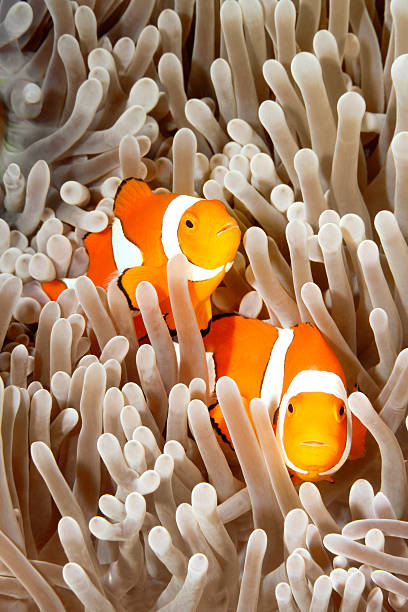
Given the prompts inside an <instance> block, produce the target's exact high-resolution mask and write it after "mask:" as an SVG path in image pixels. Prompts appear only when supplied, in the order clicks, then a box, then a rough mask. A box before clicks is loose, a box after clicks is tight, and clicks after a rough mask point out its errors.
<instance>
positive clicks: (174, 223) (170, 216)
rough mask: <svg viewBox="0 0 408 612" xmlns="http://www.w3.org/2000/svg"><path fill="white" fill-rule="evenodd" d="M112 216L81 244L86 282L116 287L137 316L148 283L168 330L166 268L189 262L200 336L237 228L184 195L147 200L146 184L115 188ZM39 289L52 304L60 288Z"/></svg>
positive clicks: (217, 210)
mask: <svg viewBox="0 0 408 612" xmlns="http://www.w3.org/2000/svg"><path fill="white" fill-rule="evenodd" d="M113 212H114V220H113V223H112V225H110V226H108V227H107V228H106V229H105V230H103V231H102V232H99V233H94V234H88V235H87V236H86V237H85V238H84V244H85V246H86V249H87V251H88V255H89V269H88V273H87V275H88V277H89V278H90V279H91V280H92V281H93V282H94V283H95V285H99V286H101V287H104V288H107V287H108V285H109V283H110V282H117V284H118V287H119V288H120V289H121V290H122V291H123V293H124V294H125V296H126V298H127V301H128V304H129V307H130V308H131V309H132V310H138V305H137V302H136V287H137V285H138V284H139V283H140V282H141V281H149V282H150V283H152V285H153V286H154V287H155V289H156V291H157V294H158V298H159V303H160V307H161V310H162V312H163V315H164V316H165V317H166V323H167V325H168V326H169V328H170V329H171V330H174V328H175V325H174V319H173V315H172V313H171V307H170V300H169V291H168V286H167V262H168V260H169V259H170V257H172V256H173V255H176V254H178V253H184V255H185V256H186V257H187V259H188V261H189V278H188V287H189V292H190V297H191V301H192V304H193V307H194V310H195V312H196V316H197V321H198V324H199V326H200V329H201V330H205V329H206V328H207V327H208V324H209V321H210V319H211V304H210V296H211V294H212V293H213V292H214V290H215V289H216V287H217V286H218V285H219V283H220V282H221V281H222V279H223V278H224V276H225V273H226V272H227V271H228V269H229V268H230V266H231V265H232V261H233V259H234V257H235V254H236V252H237V249H238V246H239V243H240V238H241V234H240V230H239V227H238V224H237V223H236V221H235V220H234V219H233V218H232V217H231V216H230V215H229V214H228V212H227V210H226V208H225V206H224V204H223V203H222V202H220V201H219V200H205V199H201V198H195V197H191V196H185V195H177V194H167V193H166V194H153V193H152V191H151V190H150V188H149V187H148V185H146V183H144V182H143V181H140V180H138V179H134V178H130V179H125V180H124V181H122V183H121V184H120V185H119V187H118V190H117V192H116V196H115V203H114V208H113ZM56 283H57V284H58V283H59V285H58V287H59V289H57V288H56ZM42 286H43V289H44V290H45V291H46V293H47V294H48V295H49V296H50V297H51V298H52V299H56V298H55V295H57V294H58V291H59V290H62V289H63V288H64V285H61V281H53V282H51V283H43V285H42ZM61 287H62V288H61Z"/></svg>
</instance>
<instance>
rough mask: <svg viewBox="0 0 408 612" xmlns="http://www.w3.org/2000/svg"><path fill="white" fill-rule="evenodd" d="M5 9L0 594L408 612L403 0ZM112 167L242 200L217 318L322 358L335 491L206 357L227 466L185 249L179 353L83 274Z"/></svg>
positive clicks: (111, 3)
mask: <svg viewBox="0 0 408 612" xmlns="http://www.w3.org/2000/svg"><path fill="white" fill-rule="evenodd" d="M0 24H1V25H0V47H1V51H0V74H1V79H0V96H1V100H2V107H3V108H2V129H1V134H0V138H1V143H2V144H1V151H0V166H1V174H2V191H1V196H0V202H1V217H2V218H1V219H0V305H1V312H0V344H1V347H2V348H1V352H0V407H1V410H0V414H1V436H0V562H1V563H0V608H1V610H10V611H16V612H20V611H23V610H35V609H38V608H39V609H40V610H49V611H54V610H55V611H59V610H61V611H62V610H66V609H72V610H84V609H86V610H95V611H98V612H105V611H106V612H109V611H116V610H117V611H119V612H120V611H123V612H125V611H127V610H140V611H150V610H161V611H162V612H176V611H179V610H182V611H183V612H193V611H194V610H198V611H203V612H204V611H206V610H213V611H214V612H222V611H232V610H237V611H238V612H255V611H256V610H258V611H259V612H269V611H274V610H285V612H288V611H296V610H301V611H308V610H311V611H313V612H324V611H325V610H341V612H346V611H354V610H370V612H376V611H380V610H383V609H384V610H390V609H392V610H404V609H407V606H408V580H407V576H408V561H407V557H408V548H407V544H406V542H405V540H406V539H407V538H408V522H407V521H408V484H407V474H406V466H405V460H406V457H407V453H408V438H407V423H406V409H407V404H408V387H407V385H406V376H407V373H408V348H407V347H408V245H407V241H408V199H407V196H406V192H407V168H408V165H407V159H408V119H407V118H408V97H407V86H406V84H407V74H408V47H407V42H406V41H407V40H408V4H407V2H406V1H405V0H391V1H389V0H386V1H385V2H381V1H377V2H374V0H366V1H364V0H344V1H343V2H334V1H330V2H325V1H321V0H224V2H221V1H219V0H214V1H213V2H212V1H208V0H196V1H194V0H174V2H173V1H163V0H142V1H141V0H139V1H138V0H87V1H86V2H85V1H80V0H77V1H69V0H28V1H27V2H22V1H14V0H1V2H0ZM131 176H132V177H136V178H139V179H143V180H145V181H146V182H147V183H148V184H149V186H150V187H151V188H152V190H153V191H154V192H155V193H163V192H175V193H184V194H187V195H198V196H200V197H202V196H204V197H206V198H209V199H213V198H216V199H219V200H221V201H222V202H223V203H224V204H225V206H226V208H227V210H228V211H229V213H230V214H231V215H233V217H234V218H235V219H236V220H237V222H238V224H239V226H240V229H241V232H242V234H243V236H244V239H243V244H242V245H241V247H240V249H239V251H238V253H237V255H236V258H235V261H234V265H233V267H232V268H231V270H230V271H229V272H228V274H227V275H226V276H225V279H224V281H223V283H222V285H221V286H220V287H218V289H217V290H216V291H215V293H214V294H213V296H212V303H213V310H214V312H215V313H230V312H239V313H241V314H243V315H245V316H247V317H252V318H260V319H262V320H265V321H268V323H270V324H272V325H277V326H281V327H288V326H291V325H295V324H297V323H299V322H300V321H308V322H311V323H313V324H314V325H316V326H317V327H318V328H319V329H320V331H321V332H322V334H323V336H324V337H325V339H326V341H327V342H328V344H329V345H330V346H331V348H332V349H333V350H334V352H335V353H336V355H337V357H338V358H339V360H340V362H341V364H342V366H343V368H344V372H345V375H346V378H347V383H348V387H349V390H350V391H351V390H353V389H354V392H352V393H351V395H350V398H349V405H350V409H351V411H352V412H353V414H354V415H355V416H356V417H358V419H360V421H361V422H362V423H363V424H364V425H365V427H366V428H367V430H368V432H369V436H368V440H367V448H366V454H365V457H364V458H363V459H360V460H357V461H352V462H347V463H346V464H345V465H344V467H342V468H341V470H340V471H339V472H338V473H336V474H335V475H334V483H328V482H319V483H317V484H315V483H311V482H304V483H303V484H301V486H300V487H295V486H294V485H293V483H292V481H291V478H290V476H289V473H288V471H287V468H286V466H285V463H284V461H283V458H282V456H281V453H280V450H279V447H278V444H277V441H276V439H275V436H274V433H273V429H272V424H271V421H270V417H269V414H268V410H267V407H266V406H265V404H264V402H263V401H262V400H261V399H257V398H256V399H254V400H252V402H251V406H250V410H251V417H252V422H253V426H252V424H251V422H250V420H249V418H248V416H247V413H246V411H245V409H244V406H243V404H242V401H241V397H240V394H239V391H238V387H237V385H236V382H235V381H233V380H232V379H230V378H227V377H222V378H220V379H219V380H218V381H217V385H216V393H217V398H218V401H219V403H220V405H221V408H222V411H223V414H224V417H225V420H226V422H227V425H228V429H229V432H230V435H231V439H232V440H233V445H234V448H235V457H234V460H229V461H227V458H226V456H225V455H224V453H223V450H222V448H221V444H220V439H219V437H218V435H217V433H216V432H215V430H214V429H213V427H212V424H211V420H210V416H209V412H208V405H209V401H210V400H209V397H208V377H209V372H208V367H207V361H206V355H205V350H204V345H203V341H202V338H201V335H200V331H199V329H198V326H197V323H196V318H195V315H194V310H193V307H192V304H191V302H190V299H189V293H188V288H187V272H186V265H187V264H186V260H185V258H184V256H183V255H176V256H175V257H174V258H172V259H170V261H169V265H168V283H169V292H170V299H171V304H172V310H173V314H174V319H175V323H176V328H177V337H178V347H177V351H176V348H175V345H174V343H173V341H172V338H171V336H170V334H169V331H168V328H167V326H166V324H165V322H164V320H163V317H162V315H161V311H160V307H159V303H158V297H157V294H156V291H155V289H154V287H153V286H152V285H151V284H150V283H149V282H143V283H141V284H140V285H139V286H138V289H137V302H138V304H139V306H140V311H141V314H142V316H143V320H144V324H145V327H146V330H147V332H148V335H149V340H150V344H143V345H141V346H140V347H139V343H138V338H137V336H136V332H135V328H134V325H133V319H132V313H131V312H130V311H129V307H128V304H127V301H126V299H125V297H124V295H123V294H122V292H121V291H120V290H119V289H118V288H117V286H116V285H115V284H110V285H109V289H108V290H107V291H105V290H104V289H102V288H100V287H95V285H94V284H93V283H92V282H91V280H90V279H89V278H87V277H86V272H87V269H88V264H89V259H88V254H87V251H86V249H85V247H84V242H83V237H84V235H85V234H86V233H87V232H100V231H102V230H104V229H105V228H106V227H107V225H108V224H109V223H110V222H111V220H112V218H113V202H114V197H115V193H116V189H117V187H118V185H119V184H120V182H121V180H122V178H127V177H131ZM62 278H69V279H78V280H77V281H76V283H75V288H68V289H66V290H65V291H63V292H62V293H61V295H60V296H59V297H58V299H57V300H56V301H51V300H50V299H49V297H48V296H47V294H46V293H45V292H44V291H43V289H42V283H43V282H44V281H53V280H55V279H62ZM253 350H254V351H255V350H256V347H255V346H254V347H253ZM242 358H243V360H244V359H245V355H243V356H242ZM357 385H358V386H357Z"/></svg>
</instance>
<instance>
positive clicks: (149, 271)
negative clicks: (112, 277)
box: [118, 265, 168, 312]
mask: <svg viewBox="0 0 408 612" xmlns="http://www.w3.org/2000/svg"><path fill="white" fill-rule="evenodd" d="M142 281H148V282H149V283H151V284H152V285H153V287H154V288H155V289H156V292H157V297H158V300H159V303H160V305H161V304H162V303H163V302H165V300H166V299H168V288H167V276H166V271H165V270H163V268H162V267H153V266H145V265H143V266H135V267H134V268H128V269H127V270H125V271H124V272H123V273H122V274H121V275H120V276H119V278H118V287H119V289H121V290H122V291H123V293H124V294H125V296H126V299H127V301H128V304H129V306H130V308H132V310H137V309H138V306H137V301H136V288H137V286H138V284H139V283H141V282H142ZM162 312H163V308H162Z"/></svg>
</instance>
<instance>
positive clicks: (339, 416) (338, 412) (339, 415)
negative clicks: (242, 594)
mask: <svg viewBox="0 0 408 612" xmlns="http://www.w3.org/2000/svg"><path fill="white" fill-rule="evenodd" d="M345 414H346V408H345V407H344V404H342V405H341V406H338V407H337V408H336V409H335V418H336V421H337V422H338V423H341V421H342V420H343V419H344V417H345Z"/></svg>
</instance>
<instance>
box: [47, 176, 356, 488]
mask: <svg viewBox="0 0 408 612" xmlns="http://www.w3.org/2000/svg"><path fill="white" fill-rule="evenodd" d="M113 212H114V220H113V223H112V224H111V225H110V226H108V227H107V228H106V229H105V230H103V231H102V232H99V233H94V234H92V233H91V234H88V235H87V236H86V237H85V238H84V243H85V246H86V248H87V251H88V254H89V269H88V276H89V278H91V280H92V281H93V282H94V283H95V285H99V286H102V287H104V288H107V286H108V285H109V283H110V282H115V283H117V285H118V287H119V288H120V289H121V291H123V293H124V295H125V296H126V299H127V301H128V304H129V307H130V308H131V309H132V310H134V311H137V309H138V305H137V302H136V287H137V285H138V284H139V282H141V281H143V280H147V281H149V282H150V283H151V284H152V285H153V286H154V287H155V289H156V291H157V294H158V299H159V304H160V308H161V311H162V313H163V316H164V317H165V320H166V323H167V325H168V327H169V329H170V331H171V332H174V331H175V324H174V319H173V316H172V312H171V305H170V299H169V292H168V286H167V262H168V260H169V259H170V258H171V257H172V256H173V255H176V254H178V253H183V254H184V255H185V256H186V257H187V260H188V262H189V276H188V288H189V293H190V297H191V301H192V304H193V307H194V310H195V313H196V317H197V322H198V325H199V327H200V329H201V331H202V334H203V337H204V344H205V348H206V351H207V352H209V353H211V354H212V360H213V363H214V371H215V375H216V377H217V378H218V377H221V376H224V375H225V376H230V377H231V378H233V379H234V380H235V381H236V383H237V385H238V387H239V389H240V392H241V396H242V399H243V403H244V406H245V409H246V410H247V413H248V415H249V402H250V400H251V399H252V398H254V397H261V399H263V400H264V401H265V402H266V404H267V406H268V408H269V409H270V410H272V409H273V407H278V409H277V411H276V414H277V418H276V419H275V421H276V437H277V440H278V444H279V446H280V449H281V451H282V455H283V457H284V460H285V463H286V465H287V466H288V468H289V470H290V471H291V473H292V474H293V475H294V476H295V477H296V479H300V480H322V479H329V480H330V478H331V475H332V474H334V473H335V472H336V471H337V470H338V469H339V468H340V467H341V466H342V465H343V464H344V463H345V461H346V460H347V459H349V458H350V459H356V458H358V457H361V456H362V455H363V454H364V441H365V428H364V426H363V425H362V424H361V423H360V422H359V421H358V420H357V419H356V418H355V417H354V416H352V415H351V412H350V409H349V408H348V404H347V390H346V382H345V376H344V373H343V370H342V368H341V366H340V363H339V362H338V360H337V358H336V356H335V355H334V353H333V351H332V350H331V349H330V347H329V346H328V345H327V343H326V342H325V340H324V338H323V337H322V335H321V334H320V332H319V331H318V330H317V329H316V328H315V327H313V326H312V325H309V324H304V323H301V324H299V325H298V326H295V327H293V328H290V329H277V328H275V327H273V326H272V325H269V324H267V323H265V322H262V321H259V320H257V319H246V318H244V317H242V316H239V315H232V316H220V317H214V319H212V312H211V302H210V297H211V294H212V293H213V291H214V290H215V289H216V287H217V286H218V285H219V284H220V282H221V281H222V279H223V278H224V276H225V274H226V272H227V271H228V269H229V268H230V267H231V265H232V262H233V259H234V257H235V254H236V252H237V249H238V246H239V243H240V237H241V235H240V230H239V227H238V224H237V223H236V221H235V220H234V219H233V218H232V217H231V216H230V215H229V214H228V212H227V210H226V208H225V206H224V205H223V203H222V202H220V201H218V200H205V199H201V198H194V197H191V196H185V195H175V194H153V193H152V192H151V190H150V188H149V187H148V186H147V185H146V184H145V183H143V182H142V181H139V180H137V179H134V178H130V179H126V180H124V181H122V183H121V184H120V186H119V187H118V190H117V193H116V196H115V202H114V209H113ZM65 280H66V279H63V280H57V281H52V282H50V283H43V289H44V291H45V292H46V293H47V294H48V295H49V297H50V298H51V299H56V298H57V297H58V295H59V293H60V292H61V291H63V290H64V289H65V288H66V286H67V284H66V282H65ZM140 319H141V317H140V316H139V317H135V321H136V323H135V324H136V330H137V332H138V336H139V338H141V337H142V336H143V333H145V332H144V326H140ZM138 322H139V323H138ZM242 355H245V360H244V361H243V359H242ZM210 416H211V419H212V422H213V424H214V427H215V429H216V431H217V432H218V433H219V434H220V437H221V439H222V440H223V441H224V442H226V443H227V444H229V445H231V439H230V437H229V433H228V429H227V427H226V424H225V421H224V418H223V415H222V411H221V409H220V406H219V405H218V404H215V405H213V406H212V407H211V408H210Z"/></svg>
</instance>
